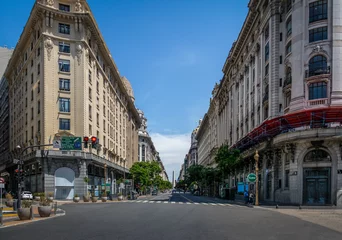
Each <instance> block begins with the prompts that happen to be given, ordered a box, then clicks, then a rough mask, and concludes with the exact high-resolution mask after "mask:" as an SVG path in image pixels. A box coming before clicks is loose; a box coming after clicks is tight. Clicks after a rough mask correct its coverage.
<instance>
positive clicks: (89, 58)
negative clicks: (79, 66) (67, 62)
mask: <svg viewBox="0 0 342 240" xmlns="http://www.w3.org/2000/svg"><path fill="white" fill-rule="evenodd" d="M88 61H89V65H90V66H91V56H90V54H89V57H88Z"/></svg>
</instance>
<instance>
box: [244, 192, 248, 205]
mask: <svg viewBox="0 0 342 240" xmlns="http://www.w3.org/2000/svg"><path fill="white" fill-rule="evenodd" d="M244 197H245V204H248V192H247V190H245V193H244Z"/></svg>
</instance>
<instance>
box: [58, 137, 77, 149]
mask: <svg viewBox="0 0 342 240" xmlns="http://www.w3.org/2000/svg"><path fill="white" fill-rule="evenodd" d="M61 146H62V147H61V150H82V138H81V137H62V141H61Z"/></svg>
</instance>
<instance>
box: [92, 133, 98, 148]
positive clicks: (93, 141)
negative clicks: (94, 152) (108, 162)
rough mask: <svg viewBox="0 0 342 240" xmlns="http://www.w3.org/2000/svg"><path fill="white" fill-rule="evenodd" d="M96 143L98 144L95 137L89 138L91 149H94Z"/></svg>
mask: <svg viewBox="0 0 342 240" xmlns="http://www.w3.org/2000/svg"><path fill="white" fill-rule="evenodd" d="M97 143H98V141H97V137H94V136H93V137H91V147H92V148H96V147H97Z"/></svg>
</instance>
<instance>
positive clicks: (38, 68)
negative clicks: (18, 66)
mask: <svg viewBox="0 0 342 240" xmlns="http://www.w3.org/2000/svg"><path fill="white" fill-rule="evenodd" d="M37 72H38V75H39V74H40V63H38V66H37Z"/></svg>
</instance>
